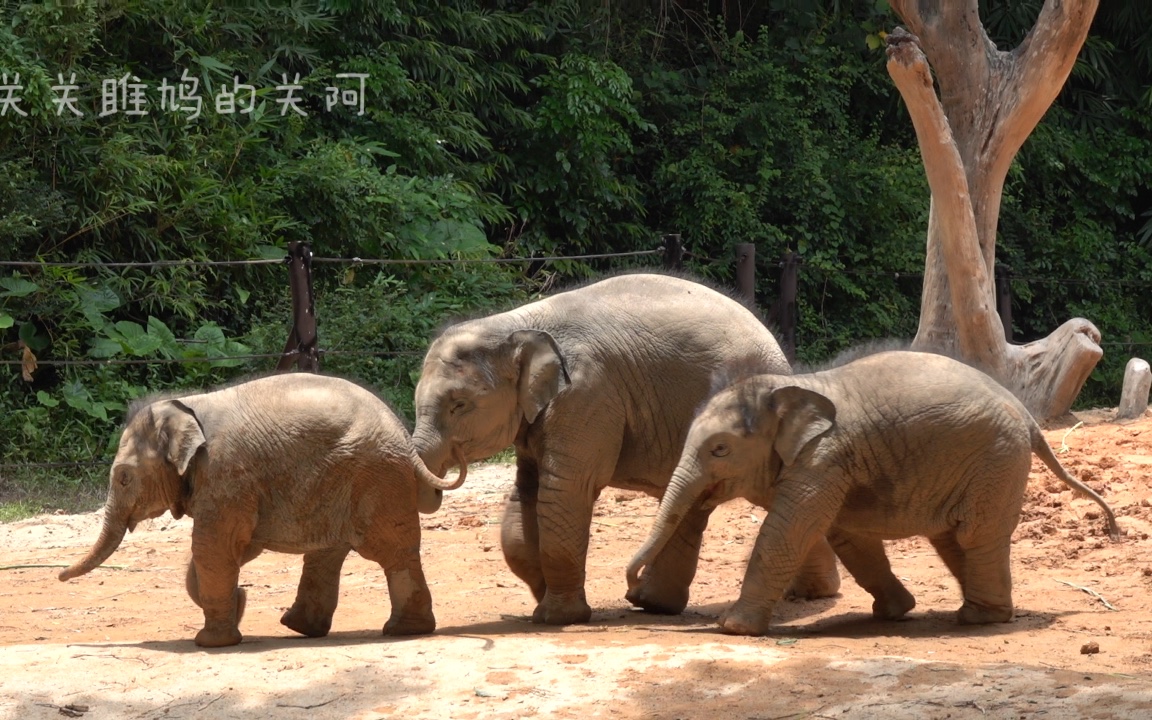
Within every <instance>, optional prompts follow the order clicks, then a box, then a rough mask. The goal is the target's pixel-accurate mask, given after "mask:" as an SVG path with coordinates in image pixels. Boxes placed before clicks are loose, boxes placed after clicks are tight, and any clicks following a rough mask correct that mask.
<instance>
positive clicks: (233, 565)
mask: <svg viewBox="0 0 1152 720" xmlns="http://www.w3.org/2000/svg"><path fill="white" fill-rule="evenodd" d="M249 538H251V528H237V527H234V526H230V527H228V528H227V529H225V528H216V527H212V526H205V525H200V526H196V525H194V526H193V528H192V562H191V563H189V567H188V570H187V572H186V574H185V587H186V589H187V590H188V595H189V596H190V597H191V598H192V601H193V602H195V603H196V604H197V605H199V606H200V608H201V609H203V611H204V627H203V628H202V629H201V630H200V632H198V633H196V644H197V645H200V646H201V647H224V646H226V645H236V644H238V643H239V642H240V641H241V640H242V639H243V636H242V635H241V634H240V628H239V625H240V618H241V616H243V614H244V608H245V606H246V604H247V594H246V593H245V592H244V589H243V588H241V587H239V586H238V581H239V579H240V566H241V565H243V564H244V563H245V562H248V561H249V560H252V559H253V558H255V557H256V556H257V555H259V554H260V552H261V550H262V548H260V547H258V546H255V545H252V544H250V543H249ZM229 541H231V542H229Z"/></svg>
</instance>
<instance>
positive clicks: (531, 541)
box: [500, 457, 547, 602]
mask: <svg viewBox="0 0 1152 720" xmlns="http://www.w3.org/2000/svg"><path fill="white" fill-rule="evenodd" d="M516 465H517V467H516V487H515V488H514V489H513V490H512V493H511V494H509V496H508V500H507V502H506V503H505V505H504V519H503V520H502V521H501V523H500V548H501V550H503V551H504V561H505V562H506V563H508V568H509V569H510V570H511V571H512V572H513V573H514V574H515V575H516V577H518V578H520V579H521V580H523V581H524V582H525V583H527V585H528V588H529V589H530V590H531V591H532V595H533V597H535V598H536V602H540V601H541V600H543V599H544V593H545V592H546V591H547V584H546V583H545V581H544V569H543V566H542V564H541V562H540V527H539V523H538V520H537V517H536V497H537V493H538V491H539V475H538V470H537V466H536V461H535V460H533V459H532V458H527V457H519V458H517V461H516Z"/></svg>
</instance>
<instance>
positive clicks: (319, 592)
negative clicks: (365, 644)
mask: <svg viewBox="0 0 1152 720" xmlns="http://www.w3.org/2000/svg"><path fill="white" fill-rule="evenodd" d="M351 549H352V548H351V547H350V546H343V547H335V548H329V549H326V550H317V551H316V552H310V553H305V554H304V569H303V571H301V573H300V584H299V586H298V587H297V588H296V601H295V602H294V603H292V607H290V608H288V609H287V610H286V611H285V612H284V615H282V616H281V617H280V624H281V625H283V626H285V627H287V628H289V629H291V630H295V631H296V632H298V633H300V634H301V635H306V636H308V637H324V636H325V635H327V634H328V631H329V630H331V629H332V615H333V614H334V613H335V612H336V604H337V603H338V602H339V600H340V570H341V568H343V567H344V559H345V558H347V557H348V551H349V550H351Z"/></svg>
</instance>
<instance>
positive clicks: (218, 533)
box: [60, 374, 464, 647]
mask: <svg viewBox="0 0 1152 720" xmlns="http://www.w3.org/2000/svg"><path fill="white" fill-rule="evenodd" d="M463 481H464V473H463V472H461V474H460V477H459V478H458V479H457V480H456V481H455V482H454V483H451V482H447V481H444V480H441V479H440V478H438V477H436V476H435V475H434V474H432V473H431V472H430V471H429V470H428V468H427V467H426V466H425V465H424V463H423V462H421V460H420V458H419V456H417V455H416V452H415V450H414V448H413V446H412V441H411V438H410V437H409V435H408V432H407V430H405V429H404V426H403V424H402V423H401V422H400V420H399V419H398V418H397V417H396V415H395V414H393V412H392V411H391V410H390V409H389V408H388V406H387V405H386V404H385V403H384V402H383V401H382V400H380V399H379V398H377V397H376V396H375V395H373V394H372V393H371V392H369V391H368V390H365V389H364V388H362V387H360V386H358V385H355V384H353V383H351V382H348V381H346V380H341V379H339V378H334V377H324V376H319V375H309V374H289V375H274V376H270V377H265V378H260V379H257V380H251V381H249V382H244V383H240V384H238V385H235V386H232V387H228V388H225V389H222V390H217V391H214V392H207V393H200V394H194V395H185V396H182V397H168V398H161V399H151V400H144V401H141V402H137V403H134V404H133V406H132V407H131V408H130V409H129V412H128V419H127V421H126V423H125V427H124V432H123V434H122V435H121V437H120V446H119V450H118V451H117V453H116V458H115V459H114V460H113V462H112V470H111V472H110V478H109V488H108V500H107V503H106V504H105V507H104V527H103V529H102V531H101V533H100V538H99V539H98V540H97V541H96V544H95V545H94V546H93V548H92V550H91V552H89V554H88V556H87V557H85V558H84V559H83V560H80V561H79V562H77V563H76V564H74V565H73V566H71V567H69V568H68V569H67V570H64V571H63V572H61V573H60V579H61V580H70V579H71V578H74V577H76V576H78V575H83V574H84V573H87V572H89V571H91V570H93V569H94V568H96V567H97V566H99V565H100V564H101V563H103V562H104V561H105V560H107V559H108V557H110V556H111V555H112V553H113V552H115V551H116V548H118V547H119V546H120V542H121V541H122V540H123V539H124V532H125V530H128V531H131V530H133V529H134V528H135V527H136V524H137V523H139V522H140V521H141V520H147V519H149V518H154V517H158V516H160V515H162V514H163V513H164V511H165V510H169V511H171V513H172V516H173V517H175V518H180V517H181V516H183V515H185V514H187V515H188V516H190V517H192V518H193V520H194V522H193V525H192V560H191V561H190V562H189V564H188V571H187V578H186V584H187V588H188V594H189V596H190V597H191V598H192V600H193V601H194V602H195V603H196V604H197V605H199V606H200V607H201V608H202V609H203V610H204V628H203V629H202V630H200V632H199V633H197V635H196V644H197V645H201V646H203V647H220V646H225V645H235V644H237V643H239V642H240V640H241V637H242V636H241V635H240V630H239V623H240V619H241V617H242V616H243V615H244V607H245V602H246V595H245V592H244V589H243V588H240V587H238V585H237V580H238V577H239V573H240V567H241V566H242V565H244V564H245V563H247V562H249V561H251V560H253V559H254V558H256V556H258V555H259V554H260V553H261V552H263V551H264V550H272V551H275V552H284V553H302V554H303V555H304V569H303V572H302V574H301V576H300V585H299V589H298V590H297V593H296V602H295V603H294V604H293V605H292V607H291V608H289V609H288V611H287V612H285V613H284V616H283V617H282V618H281V619H280V622H281V623H283V624H284V625H286V626H287V627H289V628H291V629H293V630H295V631H297V632H299V633H302V634H304V635H308V636H310V637H320V636H323V635H326V634H327V633H328V630H329V629H330V628H331V626H332V614H333V613H334V612H335V610H336V602H337V599H338V595H339V583H340V569H341V567H342V566H343V564H344V559H345V557H347V555H348V551H349V550H356V551H357V552H358V553H360V555H362V556H363V557H365V558H367V559H369V560H373V561H375V562H378V563H380V565H381V566H382V567H383V568H384V572H385V574H386V576H387V578H388V593H389V595H390V596H391V600H392V615H391V617H390V618H389V620H388V622H387V624H385V626H384V633H385V634H389V635H412V634H420V633H429V632H432V631H433V630H434V629H435V628H436V619H435V617H434V616H433V615H432V597H431V594H430V593H429V591H428V585H427V583H426V582H425V581H424V571H423V569H422V568H421V565H420V522H419V514H418V511H420V512H434V511H435V510H436V509H437V508H438V507H439V504H440V491H441V490H451V489H453V488H456V487H458V486H459V485H460V484H461V483H463Z"/></svg>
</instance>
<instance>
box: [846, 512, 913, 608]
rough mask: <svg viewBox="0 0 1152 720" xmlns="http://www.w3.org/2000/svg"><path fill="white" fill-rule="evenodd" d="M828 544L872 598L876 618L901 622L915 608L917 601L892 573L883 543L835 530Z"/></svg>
mask: <svg viewBox="0 0 1152 720" xmlns="http://www.w3.org/2000/svg"><path fill="white" fill-rule="evenodd" d="M828 541H829V542H830V543H831V545H832V549H833V550H835V551H836V555H837V556H838V557H839V558H840V561H841V562H843V563H844V568H845V569H846V570H847V571H848V572H849V573H850V574H851V575H852V577H853V578H855V580H856V582H857V583H859V585H860V587H862V588H864V589H865V590H866V591H868V593H869V594H870V595H871V596H872V597H873V602H872V615H873V617H875V618H876V619H877V620H898V619H900V618H902V617H904V615H906V614H907V613H908V611H910V610H911V609H912V608H914V607H916V598H914V597H912V593H910V592H908V589H907V588H905V587H904V585H903V584H902V583H901V582H900V580H898V579H897V578H896V576H895V575H894V574H893V573H892V566H891V564H889V562H888V556H887V554H885V552H884V542H883V541H882V540H878V539H875V538H866V537H863V536H860V535H854V534H852V533H848V532H845V531H843V530H838V529H835V528H833V529H832V530H831V531H830V532H829V533H828Z"/></svg>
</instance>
